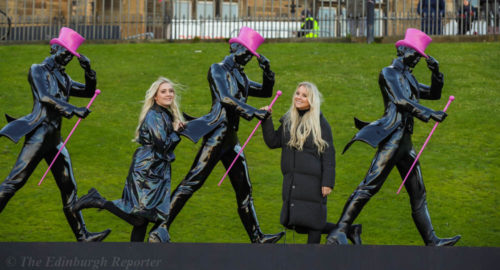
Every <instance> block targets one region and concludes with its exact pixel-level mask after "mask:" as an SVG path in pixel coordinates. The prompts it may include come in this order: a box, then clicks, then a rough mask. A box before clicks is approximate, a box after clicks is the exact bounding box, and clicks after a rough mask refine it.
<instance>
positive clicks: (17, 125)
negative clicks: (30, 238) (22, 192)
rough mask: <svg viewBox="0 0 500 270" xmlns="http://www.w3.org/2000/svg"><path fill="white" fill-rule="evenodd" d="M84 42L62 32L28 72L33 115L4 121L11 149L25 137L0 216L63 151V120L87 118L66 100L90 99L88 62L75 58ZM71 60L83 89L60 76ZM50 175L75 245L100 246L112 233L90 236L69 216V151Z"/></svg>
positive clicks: (0, 191) (77, 216) (1, 197)
mask: <svg viewBox="0 0 500 270" xmlns="http://www.w3.org/2000/svg"><path fill="white" fill-rule="evenodd" d="M84 40H85V39H84V38H83V37H82V36H80V35H79V34H78V33H77V32H75V31H73V30H72V29H69V28H66V27H63V28H62V29H61V31H60V33H59V38H55V39H52V40H51V41H50V44H51V50H50V53H51V56H49V57H47V58H46V59H45V60H44V61H43V63H41V64H34V65H32V66H31V69H30V71H29V75H28V81H29V83H30V85H31V91H32V93H33V99H34V105H33V111H32V112H31V113H30V114H28V115H26V116H24V117H21V118H19V119H17V120H16V119H14V118H12V117H10V116H8V115H6V116H7V121H8V122H9V123H8V124H7V125H6V126H4V127H3V128H2V130H0V136H6V137H8V138H9V139H11V140H12V141H14V142H15V143H17V142H18V141H19V140H20V139H21V137H23V136H26V137H25V141H24V146H23V149H22V150H21V153H20V154H19V156H18V158H17V161H16V164H15V165H14V168H13V169H12V171H11V172H10V174H9V176H7V178H5V180H4V181H3V183H2V184H1V185H0V212H1V211H2V210H3V209H4V207H5V206H6V205H7V202H8V201H9V199H10V198H12V196H14V194H15V192H16V191H18V190H19V189H20V188H22V187H23V185H24V184H25V183H26V181H27V180H28V178H29V177H30V175H31V174H32V173H33V171H34V170H35V168H36V166H37V165H38V163H39V162H40V161H41V160H42V159H45V161H46V162H47V164H50V162H52V159H53V158H54V156H55V155H56V153H57V152H58V150H59V149H60V147H62V144H63V142H62V140H61V122H62V117H63V116H64V117H66V118H71V117H72V116H73V115H76V116H78V117H80V118H85V117H86V116H87V115H88V114H89V113H90V111H89V110H88V109H87V108H85V107H80V108H78V107H75V106H73V105H71V104H69V103H68V99H69V96H70V95H71V96H77V97H87V98H90V97H92V96H93V95H94V92H95V89H96V73H95V71H93V70H92V69H91V68H90V60H89V59H88V58H87V57H85V56H84V55H80V54H78V53H77V52H76V50H77V49H78V47H79V46H80V44H81V43H82V42H83V41H84ZM73 55H74V56H76V57H78V60H79V61H80V66H81V67H82V68H83V69H84V70H85V84H81V83H78V82H75V81H73V80H71V78H70V77H69V76H68V75H67V74H66V72H65V71H64V67H65V66H66V65H67V64H68V63H69V62H70V61H71V60H72V59H73ZM51 171H52V174H53V175H54V178H55V180H56V183H57V186H58V187H59V190H60V191H61V197H62V203H63V206H64V207H63V212H64V215H65V216H66V219H67V221H68V223H69V225H70V227H71V229H72V230H73V233H74V234H75V237H76V239H77V241H102V240H103V239H104V238H105V237H106V236H107V235H108V234H109V232H110V230H105V231H103V232H100V233H91V232H88V231H87V229H86V228H85V223H84V221H83V217H82V214H81V213H80V212H79V211H78V212H74V211H72V206H73V204H74V203H75V202H76V200H77V194H76V181H75V179H74V176H73V170H72V165H71V159H70V157H69V153H68V150H66V149H63V150H62V151H61V153H60V156H59V157H58V158H57V160H56V162H55V163H54V164H53V166H52V168H51Z"/></svg>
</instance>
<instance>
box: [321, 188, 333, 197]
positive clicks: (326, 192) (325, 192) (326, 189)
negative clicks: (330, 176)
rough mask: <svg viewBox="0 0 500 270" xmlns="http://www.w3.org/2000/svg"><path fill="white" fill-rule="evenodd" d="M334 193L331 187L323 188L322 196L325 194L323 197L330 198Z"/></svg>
mask: <svg viewBox="0 0 500 270" xmlns="http://www.w3.org/2000/svg"><path fill="white" fill-rule="evenodd" d="M331 192H332V188H331V187H321V194H323V197H326V196H328V195H329V194H330V193H331Z"/></svg>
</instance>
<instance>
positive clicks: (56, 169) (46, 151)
mask: <svg viewBox="0 0 500 270" xmlns="http://www.w3.org/2000/svg"><path fill="white" fill-rule="evenodd" d="M61 147H62V140H61V134H60V131H59V130H57V129H56V128H55V127H54V126H52V125H51V124H49V123H46V122H43V123H42V124H41V125H40V126H39V127H37V128H36V129H35V130H34V131H32V132H31V133H29V134H28V135H26V138H25V141H24V145H23V148H22V150H21V153H19V156H18V157H17V160H16V163H15V165H14V167H13V168H12V170H11V172H10V174H9V176H7V178H5V180H4V181H3V182H2V184H1V185H0V212H1V211H2V210H3V209H4V208H5V206H6V205H7V203H8V201H9V200H10V198H12V196H14V194H15V193H16V191H18V190H19V189H21V188H22V187H23V186H24V184H26V181H27V180H28V178H29V177H30V176H31V174H32V173H33V171H34V170H35V168H36V167H37V166H38V163H40V161H41V160H42V159H45V161H46V162H47V164H50V163H51V162H52V159H53V158H54V157H55V155H56V154H57V152H58V151H59V149H60V148H61ZM51 172H52V174H53V176H54V178H55V180H56V183H57V186H58V188H59V190H60V192H61V199H62V203H63V205H64V206H68V205H71V204H72V203H74V202H75V201H76V199H77V197H76V196H77V194H76V181H75V178H74V176H73V169H72V165H71V159H70V156H69V152H68V150H66V148H64V149H63V150H62V151H61V153H60V154H59V157H58V158H57V160H56V161H55V162H54V164H53V165H52V168H51Z"/></svg>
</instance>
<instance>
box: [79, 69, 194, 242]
mask: <svg viewBox="0 0 500 270" xmlns="http://www.w3.org/2000/svg"><path fill="white" fill-rule="evenodd" d="M174 87H175V84H174V83H173V82H172V81H170V80H169V79H167V78H164V77H160V78H158V79H157V80H156V81H155V82H154V83H153V84H152V85H151V87H150V88H149V90H148V91H147V92H146V97H145V100H144V105H143V107H142V110H141V114H140V115H139V124H138V126H137V129H136V132H135V139H134V141H136V142H137V143H139V144H140V146H139V147H138V148H137V150H136V151H135V153H134V156H133V158H132V164H131V165H130V169H129V174H128V176H127V180H126V182H125V187H124V189H123V193H122V198H121V199H118V200H115V201H108V200H106V199H105V198H103V197H102V196H101V195H100V194H99V192H98V191H97V190H96V189H95V188H92V189H90V190H89V192H88V194H86V195H84V196H82V197H81V198H80V199H79V200H78V201H77V202H76V204H75V208H74V209H75V211H79V210H81V209H85V208H99V209H106V210H108V211H109V212H111V213H113V214H115V215H116V216H118V217H119V218H121V219H123V220H125V221H127V222H129V223H130V224H132V225H133V226H134V228H133V230H132V235H131V241H133V242H143V241H144V238H145V235H146V230H147V226H148V223H149V222H152V223H154V226H153V228H152V229H151V231H150V232H149V239H148V241H149V242H170V234H169V233H168V228H167V220H168V215H169V211H170V179H171V163H172V162H174V160H175V155H174V149H175V147H176V146H177V144H178V143H179V141H180V137H179V136H178V135H177V132H178V131H179V130H182V128H183V127H184V124H183V118H182V114H181V113H180V110H179V105H178V102H177V95H176V93H175V89H174Z"/></svg>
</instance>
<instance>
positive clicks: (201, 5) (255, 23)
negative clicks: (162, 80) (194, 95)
mask: <svg viewBox="0 0 500 270" xmlns="http://www.w3.org/2000/svg"><path fill="white" fill-rule="evenodd" d="M367 2H371V3H372V4H374V7H375V8H374V34H375V36H393V35H403V34H404V31H405V30H406V29H407V28H409V27H414V28H419V29H422V30H424V31H425V32H427V33H428V34H432V35H458V34H461V35H486V34H496V35H499V34H500V27H499V18H500V6H499V5H500V0H471V1H462V0H421V1H419V0H321V1H318V0H210V1H208V0H207V1H201V0H0V10H1V11H3V12H4V13H5V14H7V16H8V18H9V19H10V29H9V22H8V20H7V17H6V16H2V19H1V20H0V37H3V38H4V40H1V41H0V42H4V43H5V42H9V41H33V40H50V39H51V38H53V37H54V36H56V35H57V33H58V31H59V29H60V28H61V27H62V26H67V27H70V28H73V29H75V30H76V31H77V32H79V33H81V34H82V35H83V36H84V37H85V38H86V39H90V40H127V39H168V40H180V39H197V38H199V39H222V38H229V37H232V36H235V35H237V32H238V30H239V29H240V28H241V27H242V26H249V27H252V28H254V29H255V30H257V31H258V32H260V33H261V34H262V35H263V36H264V37H266V38H291V37H296V36H297V35H299V34H300V32H301V31H300V29H301V27H302V26H303V25H304V21H303V18H302V17H301V15H306V16H305V17H307V15H308V14H309V17H311V18H314V21H315V28H314V29H315V33H316V34H315V36H317V37H323V38H338V37H349V36H352V37H358V36H366V28H367V27H366V17H367V16H366V14H367ZM465 2H470V4H471V6H470V7H469V6H467V5H466V4H464V3H465ZM0 15H1V13H0ZM9 30H10V31H9ZM7 33H8V35H7Z"/></svg>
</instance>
